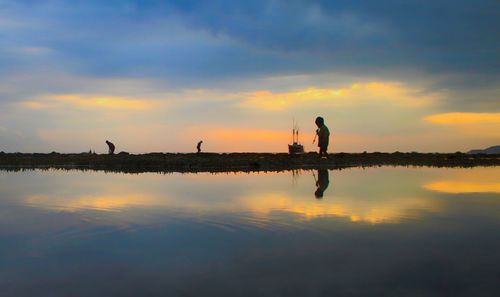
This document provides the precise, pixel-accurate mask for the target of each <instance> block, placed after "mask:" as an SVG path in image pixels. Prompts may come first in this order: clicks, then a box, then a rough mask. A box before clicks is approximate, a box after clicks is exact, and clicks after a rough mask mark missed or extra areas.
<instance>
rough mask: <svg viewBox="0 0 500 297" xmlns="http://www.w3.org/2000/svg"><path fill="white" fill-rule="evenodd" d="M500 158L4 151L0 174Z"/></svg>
mask: <svg viewBox="0 0 500 297" xmlns="http://www.w3.org/2000/svg"><path fill="white" fill-rule="evenodd" d="M499 165H500V155H491V154H490V155H487V154H475V155H470V154H465V153H452V154H443V153H400V152H395V153H378V152H375V153H336V154H331V155H330V156H329V158H328V159H324V158H323V159H321V158H319V157H318V155H317V154H316V153H306V154H299V155H289V154H285V153H220V154H219V153H200V154H196V153H148V154H128V153H123V152H122V153H120V154H116V155H107V154H106V155H105V154H93V153H81V154H60V153H56V152H53V153H48V154H40V153H34V154H27V153H3V152H0V170H25V169H81V170H104V171H117V172H130V173H134V172H136V173H140V172H226V171H228V172H231V171H281V170H294V169H319V168H328V169H336V168H346V167H370V166H432V167H475V166H499Z"/></svg>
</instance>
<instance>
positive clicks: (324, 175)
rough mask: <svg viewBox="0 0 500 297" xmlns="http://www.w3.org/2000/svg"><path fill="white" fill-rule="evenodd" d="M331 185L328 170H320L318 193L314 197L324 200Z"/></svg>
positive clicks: (317, 182)
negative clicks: (324, 195)
mask: <svg viewBox="0 0 500 297" xmlns="http://www.w3.org/2000/svg"><path fill="white" fill-rule="evenodd" d="M329 184H330V176H329V173H328V170H327V169H318V180H317V181H316V192H314V196H315V197H316V198H317V199H321V198H323V194H324V192H325V190H326V189H327V188H328V185H329Z"/></svg>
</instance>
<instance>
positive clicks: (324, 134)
mask: <svg viewBox="0 0 500 297" xmlns="http://www.w3.org/2000/svg"><path fill="white" fill-rule="evenodd" d="M315 123H316V126H318V129H317V130H316V135H318V147H319V157H320V158H321V157H323V156H325V157H327V158H328V153H327V151H328V143H329V141H330V131H329V130H328V127H327V126H326V125H325V120H324V119H323V118H322V117H317V118H316V121H315Z"/></svg>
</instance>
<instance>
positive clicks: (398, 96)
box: [242, 82, 441, 110]
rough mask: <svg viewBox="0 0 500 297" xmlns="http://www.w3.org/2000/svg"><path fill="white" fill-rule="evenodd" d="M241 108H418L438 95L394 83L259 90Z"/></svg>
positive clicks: (435, 98) (246, 95)
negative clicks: (367, 105) (365, 105)
mask: <svg viewBox="0 0 500 297" xmlns="http://www.w3.org/2000/svg"><path fill="white" fill-rule="evenodd" d="M244 96H245V98H246V99H245V101H244V102H243V103H242V106H243V107H253V108H259V109H267V110H284V109H287V108H290V107H292V106H293V105H301V106H303V105H304V104H306V103H315V104H317V103H319V102H324V103H328V104H334V105H349V104H359V103H362V102H372V101H389V102H392V103H395V104H402V105H408V106H411V107H418V106H424V105H428V104H429V103H432V102H434V101H436V100H438V99H439V98H440V97H441V95H440V94H437V93H435V94H423V92H422V91H421V90H418V89H414V88H410V87H408V86H406V85H404V84H402V83H397V82H371V83H356V84H352V85H350V86H349V87H345V88H338V89H325V88H323V89H322V88H316V87H311V88H307V89H302V90H297V91H293V92H283V93H274V92H271V91H269V90H259V91H255V92H252V93H246V94H244Z"/></svg>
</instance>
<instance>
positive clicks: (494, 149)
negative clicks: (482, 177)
mask: <svg viewBox="0 0 500 297" xmlns="http://www.w3.org/2000/svg"><path fill="white" fill-rule="evenodd" d="M468 154H500V145H496V146H490V147H489V148H487V149H484V150H470V151H469V152H468Z"/></svg>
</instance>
